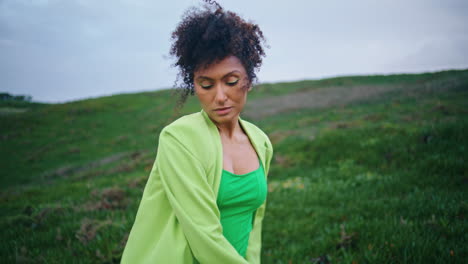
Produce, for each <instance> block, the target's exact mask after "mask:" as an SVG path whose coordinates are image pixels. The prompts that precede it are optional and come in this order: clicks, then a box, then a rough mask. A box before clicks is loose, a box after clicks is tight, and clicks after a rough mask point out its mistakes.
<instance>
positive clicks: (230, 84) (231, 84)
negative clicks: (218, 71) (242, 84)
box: [227, 79, 239, 86]
mask: <svg viewBox="0 0 468 264" xmlns="http://www.w3.org/2000/svg"><path fill="white" fill-rule="evenodd" d="M238 82H239V79H237V80H235V81H234V82H228V83H227V85H229V86H234V85H236V84H237V83H238Z"/></svg>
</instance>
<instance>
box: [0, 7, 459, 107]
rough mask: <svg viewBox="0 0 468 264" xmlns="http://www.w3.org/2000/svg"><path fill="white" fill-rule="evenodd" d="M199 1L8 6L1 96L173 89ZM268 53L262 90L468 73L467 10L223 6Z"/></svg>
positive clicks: (1, 16) (3, 20)
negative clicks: (250, 26) (247, 24)
mask: <svg viewBox="0 0 468 264" xmlns="http://www.w3.org/2000/svg"><path fill="white" fill-rule="evenodd" d="M200 2H201V0H200V1H195V0H177V1H155V0H100V1H96V0H0V92H9V93H12V94H25V95H31V96H32V97H33V100H35V101H42V102H65V101H71V100H77V99H83V98H89V97H96V96H102V95H110V94H116V93H122V92H138V91H146V90H155V89H161V88H169V87H171V86H172V85H173V83H174V80H175V77H176V69H174V68H171V64H172V63H173V62H174V61H173V60H172V59H170V58H168V52H169V47H170V34H171V32H172V31H173V30H174V29H175V27H176V25H177V24H178V22H179V21H180V19H181V16H182V14H183V13H184V11H185V10H186V9H187V8H188V7H190V6H193V5H197V4H198V3H200ZM218 2H219V3H221V5H223V7H224V8H225V9H229V10H231V11H234V12H237V13H238V14H240V15H241V16H242V17H243V18H244V19H246V20H250V21H253V22H255V23H257V24H258V25H259V26H260V28H261V29H262V31H263V32H264V34H265V36H266V38H267V41H268V44H269V46H270V49H267V57H266V58H265V59H264V63H263V66H262V68H261V70H260V72H259V74H258V77H259V80H260V82H276V81H294V80H301V79H317V78H324V77H331V76H341V75H350V74H353V75H354V74H376V73H383V74H389V73H402V72H426V71H438V70H444V69H454V68H457V69H461V68H468V48H467V47H468V1H466V0H439V1H436V0H391V1H387V0H356V1H342V0H341V1H338V0H328V1H323V0H322V1H314V0H308V1H307V0H288V1H271V0H256V1H252V0H236V1H234V0H224V1H223V0H219V1H218Z"/></svg>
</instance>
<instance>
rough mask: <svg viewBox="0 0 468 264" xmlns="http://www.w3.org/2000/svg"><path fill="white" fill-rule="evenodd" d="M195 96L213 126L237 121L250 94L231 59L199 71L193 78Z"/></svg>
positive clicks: (241, 70)
mask: <svg viewBox="0 0 468 264" xmlns="http://www.w3.org/2000/svg"><path fill="white" fill-rule="evenodd" d="M193 77H194V78H193V80H194V85H195V93H196V94H197V97H198V100H199V101H200V103H201V105H202V108H203V110H204V111H205V112H206V113H207V114H208V116H209V117H210V118H211V120H213V122H214V123H215V124H223V123H229V122H233V121H237V119H238V117H239V114H240V112H241V111H242V109H243V108H244V105H245V102H246V101H247V92H248V91H250V90H251V86H250V83H249V81H248V78H247V73H246V71H245V68H244V66H243V65H242V63H241V62H240V60H239V59H238V58H237V57H235V56H228V57H226V58H225V59H223V60H221V61H219V62H215V63H213V64H211V65H209V66H208V67H207V68H203V67H202V68H201V69H198V70H197V71H195V72H194V76H193Z"/></svg>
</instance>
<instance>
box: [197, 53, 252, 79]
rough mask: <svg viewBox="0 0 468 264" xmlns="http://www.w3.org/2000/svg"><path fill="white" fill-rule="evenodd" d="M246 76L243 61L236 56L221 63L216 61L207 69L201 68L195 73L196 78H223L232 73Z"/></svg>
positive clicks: (229, 57)
mask: <svg viewBox="0 0 468 264" xmlns="http://www.w3.org/2000/svg"><path fill="white" fill-rule="evenodd" d="M233 71H236V72H239V73H241V74H245V68H244V66H243V65H242V63H241V61H240V60H239V59H238V58H237V57H235V56H228V57H226V58H224V59H222V60H220V61H215V62H213V63H211V64H209V65H207V66H205V67H200V68H199V69H197V70H195V71H194V77H195V78H197V77H200V76H204V77H209V78H213V79H215V78H222V77H223V76H225V75H226V74H228V73H230V72H233Z"/></svg>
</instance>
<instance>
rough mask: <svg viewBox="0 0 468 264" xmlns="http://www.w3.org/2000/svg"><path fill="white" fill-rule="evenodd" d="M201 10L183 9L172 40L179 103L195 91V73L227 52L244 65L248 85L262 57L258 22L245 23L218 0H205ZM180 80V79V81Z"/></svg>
mask: <svg viewBox="0 0 468 264" xmlns="http://www.w3.org/2000/svg"><path fill="white" fill-rule="evenodd" d="M206 2H207V3H209V4H210V5H208V4H205V5H204V9H203V10H202V9H198V8H195V7H192V8H190V9H189V10H187V11H186V12H185V14H184V15H183V17H182V21H181V22H180V23H179V25H178V26H177V28H176V29H175V31H174V32H172V35H171V40H172V41H173V43H172V46H171V49H170V55H171V56H173V57H175V58H176V62H175V63H174V64H173V66H175V67H178V68H179V75H178V78H177V80H176V82H175V87H179V89H180V90H179V91H180V92H181V97H180V101H179V103H180V105H182V104H183V103H184V102H185V101H186V99H187V97H188V96H189V95H193V94H194V80H193V77H194V72H195V71H196V70H197V69H199V67H207V66H209V65H210V64H212V63H214V62H217V61H220V60H222V59H224V58H226V57H228V56H230V55H233V56H235V57H237V58H238V59H239V60H240V61H241V63H242V65H243V66H244V68H245V70H246V73H247V77H248V84H249V85H252V84H253V83H254V82H255V81H256V80H257V75H256V73H255V72H256V71H257V70H258V69H259V67H260V66H261V64H262V57H264V56H265V52H264V47H263V45H262V44H265V43H266V40H265V38H264V36H263V33H262V31H261V30H260V28H259V27H258V25H257V24H254V23H252V22H247V21H245V20H243V19H242V18H241V17H239V16H238V15H237V14H235V13H234V12H231V11H226V10H224V9H223V8H222V7H221V6H220V5H219V4H218V3H217V2H215V1H210V0H206ZM180 80H182V82H180Z"/></svg>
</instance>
